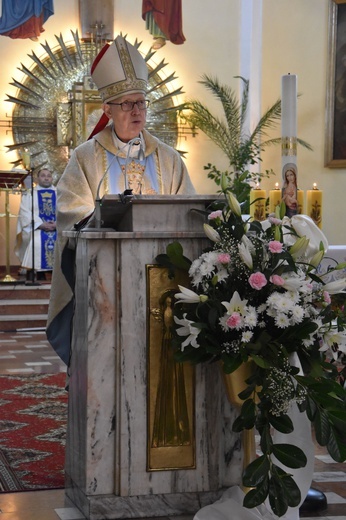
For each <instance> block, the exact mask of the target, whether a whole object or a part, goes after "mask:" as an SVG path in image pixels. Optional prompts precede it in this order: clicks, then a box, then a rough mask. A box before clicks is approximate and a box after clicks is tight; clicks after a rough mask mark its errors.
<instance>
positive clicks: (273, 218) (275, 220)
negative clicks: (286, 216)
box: [268, 216, 282, 226]
mask: <svg viewBox="0 0 346 520" xmlns="http://www.w3.org/2000/svg"><path fill="white" fill-rule="evenodd" d="M268 220H269V222H270V223H271V224H274V225H275V226H278V225H279V224H281V223H282V220H280V219H279V218H276V217H270V216H269V217H268Z"/></svg>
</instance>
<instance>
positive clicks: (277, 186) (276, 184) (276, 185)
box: [275, 182, 279, 190]
mask: <svg viewBox="0 0 346 520" xmlns="http://www.w3.org/2000/svg"><path fill="white" fill-rule="evenodd" d="M275 189H276V190H278V189H279V183H278V182H276V183H275Z"/></svg>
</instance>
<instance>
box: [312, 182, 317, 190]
mask: <svg viewBox="0 0 346 520" xmlns="http://www.w3.org/2000/svg"><path fill="white" fill-rule="evenodd" d="M312 189H313V190H317V184H316V182H314V183H313V185H312Z"/></svg>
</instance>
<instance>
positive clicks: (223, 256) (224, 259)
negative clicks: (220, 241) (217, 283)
mask: <svg viewBox="0 0 346 520" xmlns="http://www.w3.org/2000/svg"><path fill="white" fill-rule="evenodd" d="M230 260H231V257H230V256H229V254H228V253H220V254H219V255H218V257H217V261H218V262H220V264H228V263H229V262H230Z"/></svg>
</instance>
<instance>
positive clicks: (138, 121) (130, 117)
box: [103, 94, 147, 143]
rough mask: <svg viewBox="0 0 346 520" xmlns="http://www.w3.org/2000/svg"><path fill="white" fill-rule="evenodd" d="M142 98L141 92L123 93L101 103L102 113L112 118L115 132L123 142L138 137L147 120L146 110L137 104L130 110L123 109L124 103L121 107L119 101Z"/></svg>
mask: <svg viewBox="0 0 346 520" xmlns="http://www.w3.org/2000/svg"><path fill="white" fill-rule="evenodd" d="M144 100H145V97H144V95H143V94H125V95H124V96H122V97H120V98H117V99H115V100H114V101H110V102H109V103H107V104H104V105H103V110H104V113H105V114H106V115H107V116H108V117H109V118H110V119H112V120H113V123H114V130H115V133H116V134H117V136H118V137H119V139H120V140H121V141H123V142H124V143H127V142H128V141H130V139H133V138H134V137H138V135H139V133H140V132H141V131H142V130H143V128H144V127H145V123H146V120H147V110H146V109H145V110H140V109H139V108H138V105H136V104H134V105H133V107H132V109H131V110H128V111H125V110H123V107H124V105H123V107H122V106H121V105H120V103H124V102H126V101H128V102H130V103H131V102H136V101H144ZM125 108H126V106H125Z"/></svg>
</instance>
